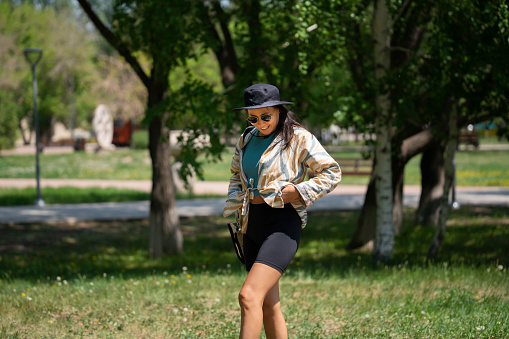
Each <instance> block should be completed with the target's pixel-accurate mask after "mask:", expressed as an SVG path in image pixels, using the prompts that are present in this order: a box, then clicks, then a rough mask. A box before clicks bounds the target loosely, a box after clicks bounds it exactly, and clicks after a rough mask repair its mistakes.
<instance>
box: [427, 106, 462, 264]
mask: <svg viewBox="0 0 509 339" xmlns="http://www.w3.org/2000/svg"><path fill="white" fill-rule="evenodd" d="M457 140H458V108H457V106H456V104H454V105H453V107H452V109H451V113H450V115H449V140H448V141H447V146H446V148H445V161H444V163H445V182H444V188H443V192H442V200H441V204H440V212H439V220H438V225H437V231H436V233H435V236H434V237H433V240H432V242H431V245H430V247H429V251H428V259H429V260H435V259H436V258H437V256H438V250H439V249H440V245H441V244H442V241H443V240H444V237H445V224H446V221H447V213H448V212H449V191H450V189H451V184H452V180H453V178H454V164H453V160H454V152H456V145H457Z"/></svg>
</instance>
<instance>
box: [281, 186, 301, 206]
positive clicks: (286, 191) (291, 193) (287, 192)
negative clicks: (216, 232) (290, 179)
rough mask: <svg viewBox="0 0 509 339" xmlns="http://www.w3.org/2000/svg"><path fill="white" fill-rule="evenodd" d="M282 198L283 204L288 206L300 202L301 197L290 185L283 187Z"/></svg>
mask: <svg viewBox="0 0 509 339" xmlns="http://www.w3.org/2000/svg"><path fill="white" fill-rule="evenodd" d="M281 198H283V202H284V203H285V204H286V203H289V202H294V201H295V200H300V198H301V196H300V193H299V191H297V189H296V188H295V186H293V185H288V186H285V187H283V189H282V190H281Z"/></svg>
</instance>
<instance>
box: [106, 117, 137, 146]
mask: <svg viewBox="0 0 509 339" xmlns="http://www.w3.org/2000/svg"><path fill="white" fill-rule="evenodd" d="M132 134H133V129H132V123H131V120H128V121H124V120H123V119H117V120H115V122H114V123H113V140H112V141H111V143H112V144H113V145H115V146H131V137H132Z"/></svg>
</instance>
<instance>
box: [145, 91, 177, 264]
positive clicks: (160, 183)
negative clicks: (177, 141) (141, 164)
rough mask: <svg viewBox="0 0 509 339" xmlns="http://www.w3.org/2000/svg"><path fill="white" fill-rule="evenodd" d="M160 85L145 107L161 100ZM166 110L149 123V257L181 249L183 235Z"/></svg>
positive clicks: (173, 252) (154, 104) (162, 94)
mask: <svg viewBox="0 0 509 339" xmlns="http://www.w3.org/2000/svg"><path fill="white" fill-rule="evenodd" d="M164 88H165V87H164V86H153V87H151V88H150V90H149V104H148V107H149V109H150V108H153V107H155V106H156V105H157V104H159V103H160V102H161V101H162V100H163V96H164ZM168 116H169V114H168V113H167V112H164V113H162V112H161V113H160V114H156V115H154V116H153V117H152V120H151V121H150V125H149V150H150V157H151V158H152V191H151V194H150V231H149V232H150V234H149V257H150V258H160V257H161V256H162V254H163V253H165V254H177V253H180V252H182V251H183V244H184V239H183V236H182V231H181V230H180V223H179V216H178V212H177V206H176V201H175V186H174V181H173V177H172V171H171V164H170V159H171V148H170V147H171V146H170V142H169V140H170V138H169V128H168V127H167V119H168Z"/></svg>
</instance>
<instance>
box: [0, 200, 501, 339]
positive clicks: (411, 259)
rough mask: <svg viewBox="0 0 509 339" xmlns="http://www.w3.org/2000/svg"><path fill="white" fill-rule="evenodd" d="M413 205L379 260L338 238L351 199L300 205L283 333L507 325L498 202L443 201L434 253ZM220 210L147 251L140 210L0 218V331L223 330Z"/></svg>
mask: <svg viewBox="0 0 509 339" xmlns="http://www.w3.org/2000/svg"><path fill="white" fill-rule="evenodd" d="M414 213H415V210H413V209H408V210H405V213H404V218H405V220H404V225H405V228H404V231H403V232H402V234H400V235H398V236H397V238H396V247H395V251H394V260H393V262H392V263H391V264H390V265H386V266H374V265H373V264H372V262H371V258H370V254H369V253H367V252H349V251H346V250H345V249H344V248H345V246H346V244H347V243H348V242H349V240H350V237H351V236H352V234H353V232H354V229H355V224H356V220H357V217H358V212H357V211H356V212H314V213H310V215H309V223H308V226H307V227H306V228H305V229H304V232H303V238H302V242H301V247H300V249H299V251H298V253H297V256H296V257H295V259H294V260H293V262H292V263H291V264H290V266H289V268H288V269H287V271H286V272H285V274H284V277H283V278H282V280H281V283H280V284H281V299H282V309H283V312H284V314H285V318H286V321H287V323H288V330H289V335H290V337H296V338H336V337H345V338H353V337H355V338H374V337H384V338H385V337H396V338H422V337H434V338H440V337H443V338H464V337H471V338H474V337H475V338H491V337H493V338H502V337H506V336H508V335H509V315H508V313H507V309H508V308H509V290H508V289H507V286H508V284H509V278H508V274H507V273H508V272H507V266H509V252H508V251H509V228H508V227H507V226H508V221H507V220H509V215H508V212H507V211H506V210H505V209H503V208H485V207H483V208H475V207H472V208H468V209H467V208H465V209H461V210H459V211H454V212H452V213H451V216H450V218H449V221H448V229H447V233H446V238H445V240H444V243H443V245H442V247H441V250H440V255H439V258H438V260H437V262H435V263H426V262H425V261H424V260H423V259H424V258H425V254H426V250H427V247H428V246H429V242H430V240H431V237H432V236H433V233H434V230H433V229H431V228H430V229H427V228H422V227H421V228H415V227H414V226H413V225H412V222H411V221H412V220H413V214H414ZM229 220H230V219H228V218H226V219H225V218H221V217H199V218H198V217H197V218H185V219H182V229H183V231H184V234H185V252H184V253H183V254H181V255H177V256H172V257H166V258H162V259H159V260H148V258H147V249H146V246H147V243H148V220H139V221H112V222H88V223H85V222H83V223H77V224H74V225H68V224H55V225H44V224H33V225H0V232H1V234H2V238H1V239H0V312H1V313H2V315H3V316H2V317H0V337H6V338H14V337H34V336H38V337H93V338H102V337H111V336H114V337H122V338H139V337H158V338H159V337H172V338H175V337H177V338H178V337H184V338H210V337H217V338H233V337H237V336H238V330H239V321H240V311H239V307H238V303H237V294H238V291H239V289H240V287H241V286H242V283H243V280H244V278H245V271H244V268H243V267H242V266H241V264H240V263H239V262H238V260H237V258H236V257H235V254H234V251H233V248H232V244H231V240H230V238H229V234H228V231H227V230H226V227H225V222H227V221H229Z"/></svg>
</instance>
